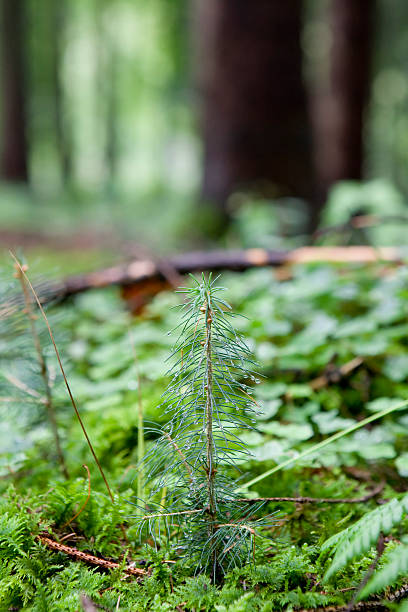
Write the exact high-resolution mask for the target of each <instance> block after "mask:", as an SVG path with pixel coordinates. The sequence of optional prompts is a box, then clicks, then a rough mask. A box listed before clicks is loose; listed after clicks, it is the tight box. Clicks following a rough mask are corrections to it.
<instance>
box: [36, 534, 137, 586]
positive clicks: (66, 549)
mask: <svg viewBox="0 0 408 612" xmlns="http://www.w3.org/2000/svg"><path fill="white" fill-rule="evenodd" d="M36 538H37V540H40V542H42V543H43V544H45V545H46V546H48V547H49V548H52V550H57V551H59V552H63V553H65V554H66V555H69V556H70V557H75V558H76V559H79V560H80V561H84V562H85V563H90V564H91V565H99V566H100V567H106V569H121V568H122V566H121V565H120V563H116V562H114V561H107V560H106V559H100V558H99V557H95V556H94V555H89V554H88V553H84V552H82V550H78V549H77V548H73V547H72V546H66V545H65V544H60V543H59V542H56V541H55V540H52V539H51V538H49V537H48V536H46V535H42V534H39V535H37V536H36ZM123 571H124V572H125V573H126V574H133V575H134V576H145V575H146V573H147V572H146V571H145V570H142V569H139V568H136V567H131V566H129V565H128V566H126V567H124V568H123Z"/></svg>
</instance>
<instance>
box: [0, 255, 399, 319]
mask: <svg viewBox="0 0 408 612" xmlns="http://www.w3.org/2000/svg"><path fill="white" fill-rule="evenodd" d="M405 256H406V252H405V250H404V249H403V248H394V247H368V246H355V247H302V248H299V249H294V250H292V251H267V250H266V249H246V250H236V251H234V250H231V251H228V250H219V251H207V252H206V251H203V252H200V251H197V252H192V253H181V254H180V255H175V256H174V257H171V258H169V259H167V260H165V261H154V260H152V259H145V260H136V261H132V262H130V263H127V264H122V265H118V266H114V267H111V268H106V269H104V270H99V271H97V272H91V273H89V274H81V275H78V276H72V277H70V278H67V279H65V280H63V281H61V282H60V283H55V284H49V283H44V284H43V285H42V286H39V287H38V292H39V294H40V296H41V301H42V302H43V303H46V302H50V301H52V300H56V299H57V300H63V299H66V298H68V297H69V296H72V295H76V294H78V293H82V292H84V291H88V290H89V289H99V288H103V287H108V286H112V285H115V286H119V287H123V288H127V289H128V290H129V292H130V293H129V296H130V297H132V294H131V292H132V290H133V289H134V290H135V293H136V294H137V292H138V291H143V289H144V288H145V287H146V286H147V288H148V291H149V292H150V293H151V294H152V295H153V294H155V293H157V292H158V291H160V290H161V289H164V288H165V287H171V286H174V281H173V278H174V276H177V275H178V274H180V275H181V274H188V273H190V272H201V271H207V270H212V271H217V270H234V271H242V270H248V269H250V268H256V267H266V266H272V267H277V266H282V265H285V264H288V265H291V264H299V263H308V262H338V263H367V264H375V263H381V262H390V263H394V264H395V265H398V264H399V263H401V262H402V261H403V260H404V259H405ZM170 269H171V270H172V274H170V273H169V270H170ZM9 306H10V308H12V307H13V304H9ZM2 312H3V310H2ZM0 314H1V312H0Z"/></svg>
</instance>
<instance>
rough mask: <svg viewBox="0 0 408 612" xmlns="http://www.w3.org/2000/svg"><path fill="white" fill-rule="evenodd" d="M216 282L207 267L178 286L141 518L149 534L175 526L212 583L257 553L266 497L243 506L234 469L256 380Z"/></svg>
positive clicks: (239, 457) (191, 557)
mask: <svg viewBox="0 0 408 612" xmlns="http://www.w3.org/2000/svg"><path fill="white" fill-rule="evenodd" d="M221 290H222V288H221V287H218V286H216V284H215V281H214V280H212V278H211V276H209V278H208V279H206V278H205V277H204V276H203V278H202V281H201V283H200V282H198V281H197V280H196V279H194V286H193V287H192V288H185V289H183V290H182V292H183V293H184V294H185V295H186V300H185V303H184V304H183V305H182V306H181V309H182V321H181V323H180V325H179V326H178V328H176V329H177V330H178V331H179V338H178V340H177V342H176V344H175V347H174V350H173V353H172V358H173V360H174V361H175V363H174V365H173V367H172V368H171V369H170V371H169V375H170V376H171V382H170V384H169V385H168V387H167V389H166V391H165V393H164V401H163V404H162V407H163V410H164V411H165V413H167V414H168V415H169V417H170V419H169V422H168V423H167V425H166V426H165V427H164V428H163V429H162V430H161V432H160V435H159V438H158V440H157V442H156V443H155V444H154V446H153V447H152V449H151V451H150V453H148V455H147V456H146V459H145V469H146V476H147V481H148V482H149V484H150V487H151V500H152V502H149V506H148V509H149V512H148V513H146V510H145V512H144V514H143V516H141V517H137V520H138V523H139V527H140V530H141V531H143V530H145V531H146V532H147V534H149V535H150V537H152V538H156V536H157V534H160V533H161V530H162V529H163V528H164V531H165V532H166V533H167V535H168V536H169V534H170V530H172V529H173V528H174V526H175V525H177V526H178V527H179V529H178V530H177V531H178V533H179V550H181V551H182V552H183V553H184V555H185V557H186V558H187V559H188V560H189V561H191V562H192V563H194V564H195V566H196V567H197V571H209V572H210V574H211V577H212V580H213V581H214V582H218V581H220V580H221V578H222V576H223V574H224V573H225V572H226V571H228V570H229V569H231V568H232V567H234V566H240V565H242V564H243V563H246V562H247V561H248V560H252V559H254V558H255V539H256V527H259V526H260V525H261V524H262V523H264V522H265V521H266V520H267V519H264V520H255V519H253V516H254V515H256V512H257V511H258V510H259V508H260V506H261V505H262V504H258V505H256V504H254V505H251V506H250V507H249V506H248V504H247V503H246V501H245V500H242V499H240V498H239V497H238V495H237V493H235V492H234V490H235V488H236V482H235V480H234V479H233V478H231V476H230V474H231V473H232V472H237V467H238V463H239V462H241V460H242V458H246V457H247V456H248V455H249V454H250V453H249V451H248V449H247V447H246V446H245V444H244V443H243V442H242V440H241V439H240V438H239V432H240V431H241V430H242V429H246V428H248V427H250V426H251V421H253V419H254V413H255V409H256V404H255V402H254V400H253V399H252V397H251V389H252V384H253V383H254V382H256V379H255V376H254V374H253V373H252V372H251V368H252V367H253V362H252V361H251V355H250V351H249V349H248V347H247V346H246V344H245V343H244V341H243V339H242V338H241V337H240V335H239V334H237V333H236V332H235V331H234V328H233V327H232V325H231V318H232V317H233V316H234V315H233V314H232V313H231V308H230V306H229V305H228V304H227V303H226V302H225V301H224V300H223V299H221V298H220V297H219V293H220V291H221ZM248 382H249V383H250V384H247V383H248ZM155 499H156V500H157V499H160V501H159V502H156V503H154V500H155ZM268 522H269V523H270V521H268Z"/></svg>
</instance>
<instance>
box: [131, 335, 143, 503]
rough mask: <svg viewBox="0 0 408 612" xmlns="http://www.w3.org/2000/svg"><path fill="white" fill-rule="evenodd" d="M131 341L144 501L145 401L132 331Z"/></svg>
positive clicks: (140, 488)
mask: <svg viewBox="0 0 408 612" xmlns="http://www.w3.org/2000/svg"><path fill="white" fill-rule="evenodd" d="M129 337H130V343H131V346H132V350H133V356H134V360H135V367H136V381H137V465H138V469H137V489H136V490H137V497H138V499H139V500H140V501H141V502H143V501H144V500H145V473H144V472H145V470H144V465H143V458H144V456H145V439H144V415H143V402H142V387H141V378H140V370H139V360H138V358H137V352H136V346H135V342H134V340H133V336H132V333H131V331H129Z"/></svg>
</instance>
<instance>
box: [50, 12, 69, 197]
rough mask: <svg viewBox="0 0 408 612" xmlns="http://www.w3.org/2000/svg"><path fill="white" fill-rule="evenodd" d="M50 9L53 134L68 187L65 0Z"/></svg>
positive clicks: (62, 173)
mask: <svg viewBox="0 0 408 612" xmlns="http://www.w3.org/2000/svg"><path fill="white" fill-rule="evenodd" d="M52 11H53V12H52V24H53V28H52V45H53V57H52V79H53V89H54V114H55V135H56V144H57V150H58V155H59V158H60V166H61V178H62V182H63V185H64V186H65V187H68V186H69V185H70V184H71V182H72V146H71V142H70V136H69V130H68V129H67V117H66V112H65V110H66V109H65V101H64V88H63V84H62V75H61V69H62V66H61V63H62V55H63V48H64V40H65V37H64V34H65V22H66V11H67V5H66V2H65V0H58V2H55V4H53V6H52Z"/></svg>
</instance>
